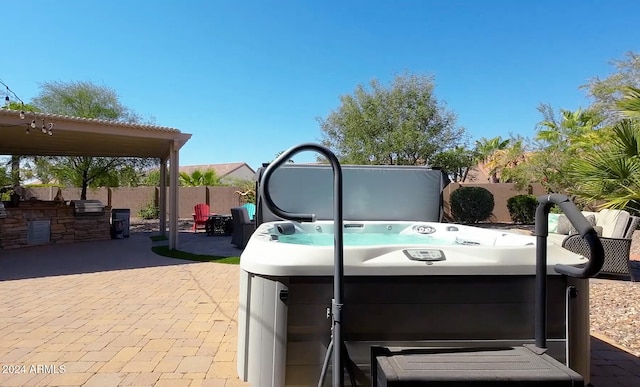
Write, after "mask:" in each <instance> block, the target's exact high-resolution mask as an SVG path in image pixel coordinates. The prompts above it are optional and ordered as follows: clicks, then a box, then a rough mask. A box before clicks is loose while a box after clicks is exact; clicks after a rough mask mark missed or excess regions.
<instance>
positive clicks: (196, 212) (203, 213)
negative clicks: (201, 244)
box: [193, 203, 213, 232]
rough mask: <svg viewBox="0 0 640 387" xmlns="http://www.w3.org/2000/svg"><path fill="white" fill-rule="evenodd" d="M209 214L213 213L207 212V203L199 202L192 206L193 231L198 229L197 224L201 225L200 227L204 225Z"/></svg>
mask: <svg viewBox="0 0 640 387" xmlns="http://www.w3.org/2000/svg"><path fill="white" fill-rule="evenodd" d="M209 215H213V214H211V213H209V205H208V204H205V203H199V204H196V205H195V206H194V207H193V232H197V231H198V226H202V227H200V228H202V229H204V228H205V227H206V224H207V220H208V219H209Z"/></svg>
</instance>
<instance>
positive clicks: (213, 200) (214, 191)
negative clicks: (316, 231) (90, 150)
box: [24, 183, 546, 223]
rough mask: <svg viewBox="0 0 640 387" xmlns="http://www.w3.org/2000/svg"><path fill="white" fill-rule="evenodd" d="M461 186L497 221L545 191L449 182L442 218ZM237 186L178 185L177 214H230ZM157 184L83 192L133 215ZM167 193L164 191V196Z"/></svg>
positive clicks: (49, 193)
mask: <svg viewBox="0 0 640 387" xmlns="http://www.w3.org/2000/svg"><path fill="white" fill-rule="evenodd" d="M461 186H465V187H483V188H486V189H487V190H489V191H490V192H491V193H492V194H493V198H494V202H495V208H494V210H493V215H492V217H491V219H490V221H492V222H497V223H510V222H511V217H510V216H509V210H508V209H507V200H508V199H509V198H510V197H512V196H515V195H519V194H528V193H530V194H533V195H536V196H539V195H544V194H545V193H546V190H545V189H544V187H543V186H542V185H540V184H532V185H530V186H529V187H528V188H526V189H523V190H518V189H516V187H515V185H514V184H509V183H492V184H489V183H485V184H460V183H451V184H449V185H448V186H447V187H446V188H445V189H444V191H443V193H442V196H443V203H444V219H445V220H447V221H450V220H451V211H450V201H449V198H450V197H451V193H452V192H453V191H455V190H456V189H458V188H459V187H461ZM238 190H240V188H238V187H228V186H223V187H219V186H215V187H180V188H179V193H178V197H179V204H178V217H180V218H191V214H193V206H194V205H196V204H198V203H207V204H209V207H210V208H211V212H215V213H219V214H230V213H231V208H232V207H237V206H239V205H242V204H243V201H242V199H241V197H240V195H238V194H237V193H236V191H238ZM57 192H58V187H28V188H25V193H24V196H25V197H36V198H38V199H40V200H53V198H54V197H55V196H56V193H57ZM62 196H63V197H64V199H65V200H78V199H80V189H79V188H62ZM158 197H159V188H158V187H135V188H98V189H89V190H88V191H87V199H97V200H100V201H101V202H102V203H104V204H105V205H109V206H111V207H112V208H128V209H130V210H131V217H133V218H135V217H137V215H138V211H139V210H140V209H141V208H144V207H146V206H147V205H148V204H149V203H154V204H157V203H158ZM168 197H169V192H168V190H167V198H168Z"/></svg>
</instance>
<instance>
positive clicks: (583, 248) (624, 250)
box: [562, 210, 640, 281]
mask: <svg viewBox="0 0 640 387" xmlns="http://www.w3.org/2000/svg"><path fill="white" fill-rule="evenodd" d="M603 211H614V210H603ZM601 213H602V211H601ZM611 214H613V215H615V217H616V220H617V223H618V224H617V225H616V229H617V231H616V232H615V233H614V236H615V237H605V236H601V237H600V241H601V242H602V247H603V248H604V265H603V266H602V270H600V274H604V275H606V276H622V277H628V278H630V279H631V281H635V278H634V273H633V268H632V266H631V261H630V259H629V258H630V257H629V255H630V252H631V241H632V238H633V233H634V232H635V231H636V229H637V228H638V224H639V223H640V218H639V217H637V216H630V215H629V213H627V212H626V211H618V213H617V214H616V213H613V212H612V213H611ZM562 247H564V248H565V249H567V250H569V251H572V252H574V253H576V254H580V255H582V256H585V257H587V258H591V257H590V256H589V247H588V245H587V243H586V242H585V241H584V239H582V237H581V236H580V235H578V234H574V235H569V236H568V237H566V238H565V239H564V240H563V241H562Z"/></svg>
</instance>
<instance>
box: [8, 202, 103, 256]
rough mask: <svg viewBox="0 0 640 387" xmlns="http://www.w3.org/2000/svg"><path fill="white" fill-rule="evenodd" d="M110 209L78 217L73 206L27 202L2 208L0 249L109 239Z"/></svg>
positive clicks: (80, 214) (81, 214)
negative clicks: (3, 215) (4, 215)
mask: <svg viewBox="0 0 640 387" xmlns="http://www.w3.org/2000/svg"><path fill="white" fill-rule="evenodd" d="M110 212H111V211H110V207H105V206H101V209H100V211H96V212H92V213H80V212H78V210H77V208H76V207H75V206H69V205H64V204H63V205H61V204H60V203H56V202H53V201H42V200H28V201H22V202H20V204H19V206H18V207H6V206H5V213H6V217H4V218H0V249H13V248H20V247H27V246H32V245H40V244H48V243H69V242H79V241H93V240H104V239H109V238H111V234H110V228H111V226H110Z"/></svg>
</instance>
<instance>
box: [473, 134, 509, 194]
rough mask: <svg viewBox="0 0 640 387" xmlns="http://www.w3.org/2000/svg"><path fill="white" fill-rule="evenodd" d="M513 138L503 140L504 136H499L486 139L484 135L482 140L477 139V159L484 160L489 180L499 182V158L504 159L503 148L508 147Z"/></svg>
mask: <svg viewBox="0 0 640 387" xmlns="http://www.w3.org/2000/svg"><path fill="white" fill-rule="evenodd" d="M510 141H511V140H509V139H506V140H503V139H502V136H497V137H494V138H492V139H486V138H485V137H482V138H481V139H480V140H476V147H475V153H476V161H478V162H482V164H483V165H484V167H486V168H488V172H489V182H490V183H497V182H499V179H498V172H499V169H500V167H501V165H500V163H499V162H498V159H503V158H504V156H505V155H504V154H503V152H502V151H503V150H505V149H506V148H507V146H508V145H509V142H510Z"/></svg>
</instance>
